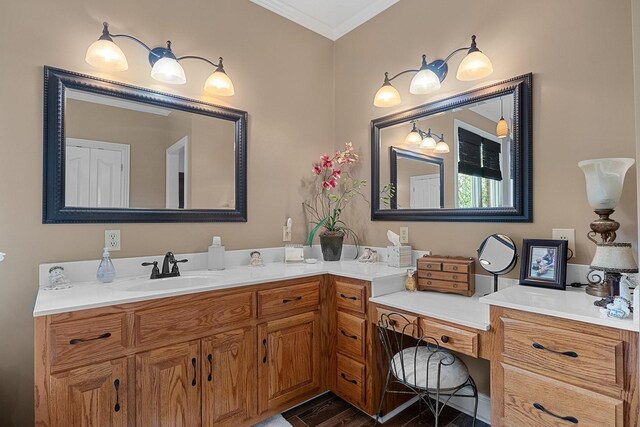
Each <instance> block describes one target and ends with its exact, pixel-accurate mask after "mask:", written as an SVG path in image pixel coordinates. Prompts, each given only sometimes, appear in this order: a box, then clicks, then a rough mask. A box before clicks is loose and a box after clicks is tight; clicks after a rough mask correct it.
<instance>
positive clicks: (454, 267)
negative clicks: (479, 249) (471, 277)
mask: <svg viewBox="0 0 640 427" xmlns="http://www.w3.org/2000/svg"><path fill="white" fill-rule="evenodd" d="M442 271H451V272H454V273H468V272H469V266H468V265H466V264H447V263H446V262H445V263H443V264H442Z"/></svg>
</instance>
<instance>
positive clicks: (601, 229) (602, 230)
mask: <svg viewBox="0 0 640 427" xmlns="http://www.w3.org/2000/svg"><path fill="white" fill-rule="evenodd" d="M594 212H595V213H596V215H598V216H599V217H600V218H598V219H596V220H595V221H592V222H591V224H589V226H590V227H591V231H590V232H589V233H588V234H587V238H588V239H589V240H591V241H592V242H593V243H595V244H598V243H610V242H613V241H614V240H616V231H618V228H620V223H619V222H618V221H616V220H613V219H611V218H609V216H610V215H611V214H613V213H614V212H615V211H614V210H613V209H596V210H594ZM597 234H599V235H600V239H601V241H600V242H598V241H597V240H596V239H594V237H595V236H596V235H597Z"/></svg>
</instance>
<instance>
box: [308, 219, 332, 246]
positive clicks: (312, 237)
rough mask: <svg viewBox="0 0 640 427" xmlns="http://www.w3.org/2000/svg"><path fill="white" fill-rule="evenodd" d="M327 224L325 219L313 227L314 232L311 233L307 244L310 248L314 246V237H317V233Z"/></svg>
mask: <svg viewBox="0 0 640 427" xmlns="http://www.w3.org/2000/svg"><path fill="white" fill-rule="evenodd" d="M325 222H327V218H323V219H322V221H320V222H319V223H318V224H317V225H316V226H315V227H313V230H311V232H310V233H309V236H308V237H307V243H306V244H307V245H308V246H311V245H313V239H314V237H316V233H317V232H318V230H319V229H320V227H322V226H323V225H324V223H325Z"/></svg>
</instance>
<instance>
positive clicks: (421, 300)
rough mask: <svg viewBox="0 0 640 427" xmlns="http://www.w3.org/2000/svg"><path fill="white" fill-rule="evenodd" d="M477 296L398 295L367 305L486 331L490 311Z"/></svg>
mask: <svg viewBox="0 0 640 427" xmlns="http://www.w3.org/2000/svg"><path fill="white" fill-rule="evenodd" d="M480 295H482V294H480V293H478V292H476V294H475V295H473V296H471V297H465V296H463V295H455V294H445V293H440V292H420V291H416V292H407V291H400V292H394V293H391V294H387V295H382V296H378V297H373V298H369V301H371V302H373V303H376V304H382V305H386V306H388V307H392V308H396V309H398V310H404V311H408V312H411V313H415V314H418V315H420V314H421V315H423V316H428V317H432V318H434V319H439V320H445V321H448V322H452V323H456V324H458V325H463V326H468V327H470V328H475V329H479V330H481V331H488V330H489V329H490V322H489V307H488V306H487V305H485V304H482V303H480V301H479V298H480Z"/></svg>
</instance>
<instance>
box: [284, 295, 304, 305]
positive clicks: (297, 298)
mask: <svg viewBox="0 0 640 427" xmlns="http://www.w3.org/2000/svg"><path fill="white" fill-rule="evenodd" d="M301 299H302V296H298V297H295V298H285V299H283V300H282V303H283V304H288V303H290V302H293V301H300V300H301Z"/></svg>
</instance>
